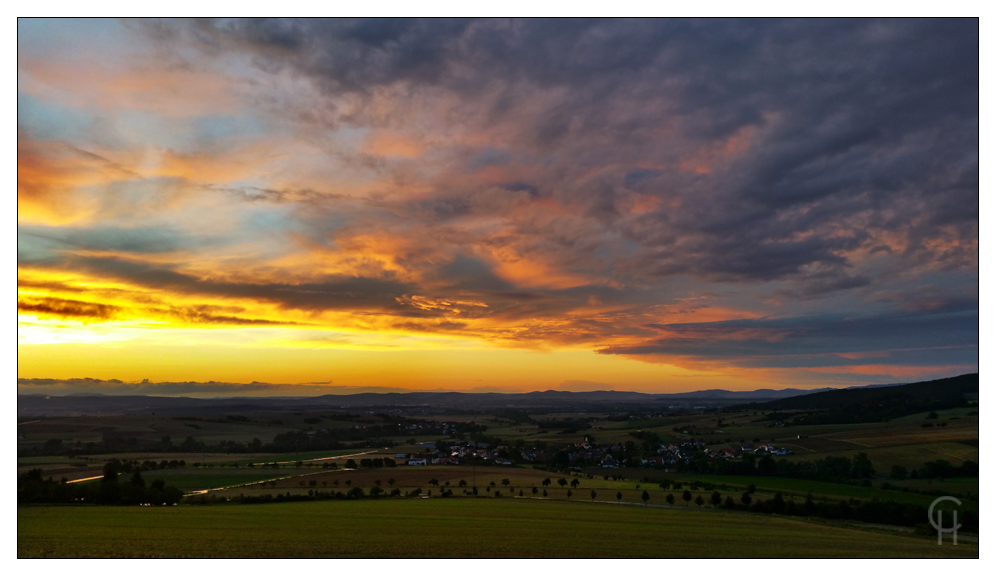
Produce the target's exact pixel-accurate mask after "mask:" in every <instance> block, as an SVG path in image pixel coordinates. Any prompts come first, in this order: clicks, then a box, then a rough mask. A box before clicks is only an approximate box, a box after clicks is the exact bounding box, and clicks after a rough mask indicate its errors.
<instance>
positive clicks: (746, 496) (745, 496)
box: [740, 492, 751, 506]
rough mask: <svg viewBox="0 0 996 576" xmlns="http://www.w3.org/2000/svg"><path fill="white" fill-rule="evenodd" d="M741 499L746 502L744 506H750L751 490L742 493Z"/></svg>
mask: <svg viewBox="0 0 996 576" xmlns="http://www.w3.org/2000/svg"><path fill="white" fill-rule="evenodd" d="M740 501H741V502H743V503H744V506H750V501H751V497H750V492H744V493H743V494H741V495H740Z"/></svg>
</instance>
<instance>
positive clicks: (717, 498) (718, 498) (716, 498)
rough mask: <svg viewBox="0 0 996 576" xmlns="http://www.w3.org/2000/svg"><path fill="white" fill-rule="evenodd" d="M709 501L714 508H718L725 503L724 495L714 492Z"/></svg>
mask: <svg viewBox="0 0 996 576" xmlns="http://www.w3.org/2000/svg"><path fill="white" fill-rule="evenodd" d="M709 501H710V502H711V503H712V506H713V508H718V507H719V505H720V504H722V503H723V495H722V494H720V493H719V492H715V491H714V492H713V493H712V496H710V497H709Z"/></svg>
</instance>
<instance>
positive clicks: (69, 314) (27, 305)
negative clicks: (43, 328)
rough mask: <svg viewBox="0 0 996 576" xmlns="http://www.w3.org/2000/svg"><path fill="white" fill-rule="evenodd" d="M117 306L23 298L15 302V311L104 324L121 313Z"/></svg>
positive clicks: (54, 299) (78, 301)
mask: <svg viewBox="0 0 996 576" xmlns="http://www.w3.org/2000/svg"><path fill="white" fill-rule="evenodd" d="M121 310H122V309H121V308H120V307H119V306H113V305H111V304H97V303H94V302H83V301H80V300H66V299H63V298H25V299H23V300H22V299H20V298H19V299H18V300H17V311H18V312H25V313H28V314H36V315H38V316H40V317H55V318H73V319H79V318H82V319H84V321H86V320H90V321H98V322H104V321H107V320H110V319H112V318H113V317H114V316H115V315H116V314H118V313H120V312H121Z"/></svg>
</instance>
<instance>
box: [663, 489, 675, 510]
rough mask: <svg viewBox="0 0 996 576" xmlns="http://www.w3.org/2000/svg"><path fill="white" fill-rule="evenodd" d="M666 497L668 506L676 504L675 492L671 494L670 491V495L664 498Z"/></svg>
mask: <svg viewBox="0 0 996 576" xmlns="http://www.w3.org/2000/svg"><path fill="white" fill-rule="evenodd" d="M664 499H665V500H667V505H668V507H671V506H674V494H671V493H670V492H669V493H668V495H667V497H666V498H664Z"/></svg>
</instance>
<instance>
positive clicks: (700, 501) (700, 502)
mask: <svg viewBox="0 0 996 576" xmlns="http://www.w3.org/2000/svg"><path fill="white" fill-rule="evenodd" d="M703 504H705V500H703V499H702V495H701V494H699V495H698V496H696V497H695V505H696V506H698V507H699V508H701V507H702V505H703Z"/></svg>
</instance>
